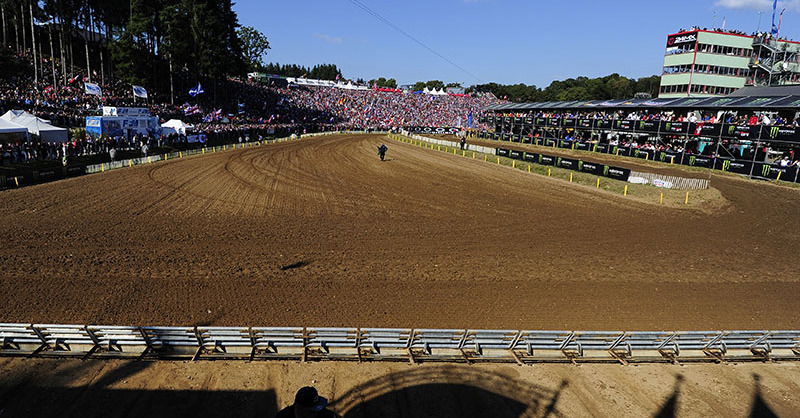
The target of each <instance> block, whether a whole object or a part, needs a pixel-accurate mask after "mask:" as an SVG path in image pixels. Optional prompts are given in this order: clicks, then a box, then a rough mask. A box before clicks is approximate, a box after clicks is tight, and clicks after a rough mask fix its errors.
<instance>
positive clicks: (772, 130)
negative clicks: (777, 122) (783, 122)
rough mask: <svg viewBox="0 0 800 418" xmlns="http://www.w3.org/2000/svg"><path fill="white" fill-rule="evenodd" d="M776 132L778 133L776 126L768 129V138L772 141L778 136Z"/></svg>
mask: <svg viewBox="0 0 800 418" xmlns="http://www.w3.org/2000/svg"><path fill="white" fill-rule="evenodd" d="M778 132H780V128H778V127H777V126H773V127H771V128H769V137H770V138H773V139H774V138H775V137H776V136H778Z"/></svg>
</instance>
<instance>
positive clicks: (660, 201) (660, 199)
mask: <svg viewBox="0 0 800 418" xmlns="http://www.w3.org/2000/svg"><path fill="white" fill-rule="evenodd" d="M658 204H659V205H663V204H664V192H661V196H659V198H658Z"/></svg>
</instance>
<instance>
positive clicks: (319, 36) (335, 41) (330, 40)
mask: <svg viewBox="0 0 800 418" xmlns="http://www.w3.org/2000/svg"><path fill="white" fill-rule="evenodd" d="M314 37H315V38H317V39H320V40H322V41H324V42H327V43H329V44H340V43H342V42H343V41H344V39H342V38H341V37H338V36H331V35H327V34H324V33H315V34H314Z"/></svg>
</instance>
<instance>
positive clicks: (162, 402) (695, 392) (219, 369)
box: [0, 359, 800, 418]
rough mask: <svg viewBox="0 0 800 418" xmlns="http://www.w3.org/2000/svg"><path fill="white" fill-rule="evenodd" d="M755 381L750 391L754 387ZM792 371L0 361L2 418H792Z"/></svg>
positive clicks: (795, 376)
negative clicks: (293, 408) (306, 391)
mask: <svg viewBox="0 0 800 418" xmlns="http://www.w3.org/2000/svg"><path fill="white" fill-rule="evenodd" d="M756 379H758V380H756ZM798 382H800V365H798V364H796V363H782V364H752V363H751V364H738V365H709V364H700V365H685V366H672V365H657V364H651V365H640V366H627V367H626V366H620V365H615V364H604V365H601V364H584V365H581V366H572V365H558V364H543V365H536V366H528V367H518V366H511V365H486V364H484V365H472V366H466V365H435V364H423V365H416V366H409V365H406V364H398V363H372V364H355V363H306V364H302V363H297V362H255V363H245V362H225V361H213V362H197V363H191V362H135V361H117V360H87V361H80V360H42V359H0V417H23V416H24V417H53V416H58V417H81V418H87V417H108V418H115V417H134V416H136V417H138V416H142V417H145V416H146V417H178V416H204V417H206V416H209V417H227V416H230V417H272V416H274V414H275V412H276V411H277V410H278V409H279V408H282V407H284V406H287V405H289V404H291V402H292V401H293V398H294V392H295V391H296V390H297V389H298V388H300V387H302V386H305V385H313V386H316V387H317V389H318V390H319V391H320V394H321V395H322V396H325V397H327V398H328V399H329V400H330V401H331V404H330V405H331V408H332V409H333V410H334V411H336V412H337V413H339V414H340V415H341V416H343V417H344V418H368V417H385V418H399V417H414V418H427V417H431V418H433V417H436V418H450V417H452V418H455V417H459V418H479V417H480V418H483V417H493V418H517V417H520V418H522V417H545V416H549V417H558V416H562V417H584V416H608V417H620V416H630V417H646V416H658V417H675V416H677V417H712V416H713V417H716V416H722V417H745V416H752V417H762V416H764V417H766V416H781V417H797V416H800V412H798V411H800V397H798V396H797V393H799V392H800V383H798Z"/></svg>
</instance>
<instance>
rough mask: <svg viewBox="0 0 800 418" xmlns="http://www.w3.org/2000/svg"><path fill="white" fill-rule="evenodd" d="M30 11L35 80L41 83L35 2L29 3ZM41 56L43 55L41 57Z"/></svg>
mask: <svg viewBox="0 0 800 418" xmlns="http://www.w3.org/2000/svg"><path fill="white" fill-rule="evenodd" d="M28 12H29V13H30V15H31V50H32V51H33V81H34V83H36V84H39V61H38V60H37V59H36V34H35V32H36V27H35V26H34V25H33V2H29V3H28ZM39 58H41V57H39Z"/></svg>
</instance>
